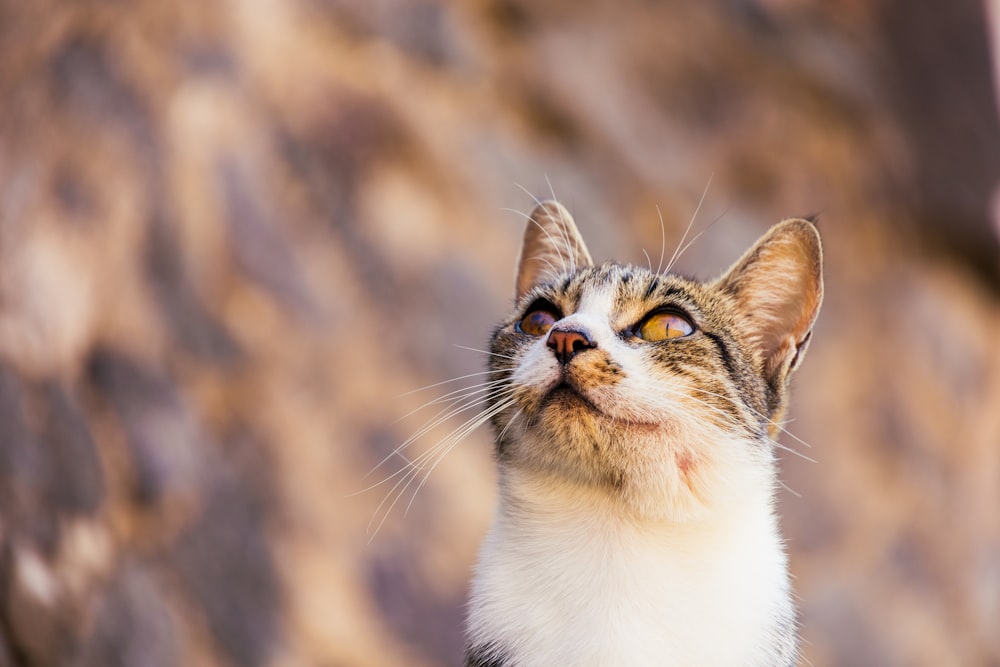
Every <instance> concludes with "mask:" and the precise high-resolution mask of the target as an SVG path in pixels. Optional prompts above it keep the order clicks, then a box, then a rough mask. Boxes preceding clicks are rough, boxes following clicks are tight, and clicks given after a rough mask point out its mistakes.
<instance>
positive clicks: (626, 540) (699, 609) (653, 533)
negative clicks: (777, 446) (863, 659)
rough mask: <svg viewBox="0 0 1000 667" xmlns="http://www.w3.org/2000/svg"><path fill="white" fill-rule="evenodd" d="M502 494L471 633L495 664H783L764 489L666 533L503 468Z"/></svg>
mask: <svg viewBox="0 0 1000 667" xmlns="http://www.w3.org/2000/svg"><path fill="white" fill-rule="evenodd" d="M766 486H767V485H765V487H766ZM500 487H501V503H500V506H499V507H498V511H497V516H496V519H495V521H494V524H493V527H492V529H491V531H490V534H489V536H488V537H487V539H486V541H485V543H484V545H483V550H482V554H481V557H480V563H479V567H478V569H477V577H476V581H475V583H474V587H473V596H472V602H471V608H470V624H469V627H470V640H471V641H472V645H473V646H475V645H477V644H479V645H488V646H494V647H501V651H500V653H503V654H505V655H506V656H507V657H508V659H507V661H506V662H504V661H503V660H501V661H499V662H498V663H496V664H501V665H507V664H510V665H536V664H537V665H552V664H602V665H603V664H615V665H617V664H621V665H662V664H691V665H704V664H761V665H763V664H768V665H775V664H778V665H780V664H792V660H793V659H794V658H793V656H794V632H793V630H792V628H793V624H794V622H793V620H792V619H793V611H792V605H791V602H790V599H789V596H790V594H789V585H788V579H787V570H786V559H785V555H784V552H783V549H782V546H781V541H780V538H779V537H778V530H777V525H776V520H775V517H774V513H773V511H772V500H771V493H770V491H769V488H764V489H761V488H760V485H759V484H758V485H756V488H753V489H750V490H749V492H748V494H747V495H746V496H745V497H744V498H743V502H740V503H731V504H728V505H727V506H726V507H718V508H714V509H713V511H711V512H708V513H705V514H703V515H701V516H700V517H699V518H698V519H697V520H693V521H684V522H675V521H670V520H664V519H662V518H656V519H650V518H635V517H629V516H627V515H626V514H624V512H625V510H624V509H623V507H622V506H621V504H620V503H618V502H616V501H615V500H614V499H613V497H611V496H609V494H608V493H607V492H606V491H602V490H600V489H587V488H582V487H580V486H573V485H569V484H565V483H558V482H555V481H553V480H552V479H550V478H545V477H544V476H540V475H536V474H532V473H530V472H525V471H519V470H512V469H504V470H502V471H501V484H500ZM747 656H756V657H755V658H753V659H751V660H749V661H748V660H747Z"/></svg>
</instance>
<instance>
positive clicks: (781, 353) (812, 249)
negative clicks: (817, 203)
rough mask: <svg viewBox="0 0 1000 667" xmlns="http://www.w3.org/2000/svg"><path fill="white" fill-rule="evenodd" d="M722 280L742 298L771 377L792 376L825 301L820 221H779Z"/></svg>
mask: <svg viewBox="0 0 1000 667" xmlns="http://www.w3.org/2000/svg"><path fill="white" fill-rule="evenodd" d="M718 284H719V286H720V287H721V288H722V289H723V290H724V291H726V292H729V293H730V294H732V295H733V296H734V297H735V298H736V302H737V307H738V309H739V312H740V316H741V317H742V318H743V320H744V322H746V324H747V329H748V330H750V331H751V332H752V334H751V335H752V337H753V340H754V343H755V344H756V345H757V347H758V349H759V351H760V352H761V355H762V357H763V360H764V374H765V376H766V377H767V379H768V381H770V382H772V383H775V384H781V383H782V382H783V381H785V380H787V377H788V375H789V374H790V373H791V372H792V371H793V370H795V369H796V368H797V367H798V365H799V363H800V362H801V361H802V358H803V357H804V356H805V352H806V348H807V347H808V345H809V338H810V336H811V335H812V327H813V323H814V322H815V321H816V316H817V315H818V314H819V307H820V304H821V303H822V301H823V248H822V245H821V243H820V237H819V232H818V231H817V230H816V226H815V225H814V224H813V223H811V222H809V221H807V220H785V221H784V222H781V223H778V224H777V225H775V226H774V227H772V228H771V229H770V231H768V232H767V234H765V235H764V236H763V237H762V238H761V239H760V240H759V241H757V243H756V244H755V245H754V246H753V247H752V248H751V249H750V250H748V251H747V253H746V254H745V255H743V257H742V258H740V260H739V261H738V262H736V264H734V265H733V267H732V268H731V269H729V271H728V272H727V273H726V274H725V275H724V276H722V277H721V278H719V281H718Z"/></svg>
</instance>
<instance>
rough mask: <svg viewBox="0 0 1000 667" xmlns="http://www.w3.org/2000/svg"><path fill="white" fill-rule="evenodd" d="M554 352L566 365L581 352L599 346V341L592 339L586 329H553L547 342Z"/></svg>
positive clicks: (560, 361)
mask: <svg viewBox="0 0 1000 667" xmlns="http://www.w3.org/2000/svg"><path fill="white" fill-rule="evenodd" d="M546 345H548V346H549V347H550V348H551V349H552V352H553V353H554V354H555V355H556V359H558V360H559V363H561V364H563V365H565V364H568V363H569V362H570V360H571V359H572V358H573V357H575V356H576V355H577V354H579V353H580V352H583V351H584V350H590V349H592V348H595V347H597V343H595V342H594V341H592V340H591V339H590V336H588V335H587V332H586V331H573V330H570V331H563V330H561V329H553V330H552V331H550V332H549V340H548V341H547V342H546Z"/></svg>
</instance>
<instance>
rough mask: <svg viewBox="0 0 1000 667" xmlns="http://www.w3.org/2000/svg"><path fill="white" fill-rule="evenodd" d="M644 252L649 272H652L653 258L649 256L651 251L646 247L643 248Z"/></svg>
mask: <svg viewBox="0 0 1000 667" xmlns="http://www.w3.org/2000/svg"><path fill="white" fill-rule="evenodd" d="M642 254H643V255H645V256H646V266H648V267H649V272H650V273H652V272H653V260H651V259H650V258H649V253H648V252H646V249H645V248H643V249H642ZM657 273H659V271H657Z"/></svg>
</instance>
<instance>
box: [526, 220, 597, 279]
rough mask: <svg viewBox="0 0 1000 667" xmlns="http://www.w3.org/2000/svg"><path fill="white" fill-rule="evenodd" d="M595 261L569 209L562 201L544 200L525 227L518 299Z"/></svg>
mask: <svg viewBox="0 0 1000 667" xmlns="http://www.w3.org/2000/svg"><path fill="white" fill-rule="evenodd" d="M593 263H594V262H593V260H592V259H590V253H589V252H587V246H586V245H585V244H584V242H583V237H582V236H580V231H579V230H578V229H577V228H576V223H574V222H573V216H571V215H570V214H569V211H567V210H566V209H565V208H564V207H563V206H562V204H560V203H559V202H556V201H546V202H542V203H541V204H539V205H538V206H536V207H535V210H534V211H532V212H531V219H530V220H529V221H528V226H527V227H525V229H524V241H523V242H522V243H521V258H520V259H519V260H518V262H517V281H516V284H517V295H516V296H517V299H520V298H521V297H522V296H524V295H525V294H526V293H527V292H529V291H530V290H531V288H532V287H534V286H535V285H538V284H539V283H543V282H546V281H547V280H551V279H552V278H553V277H555V276H556V275H558V274H560V273H562V272H563V271H569V270H572V269H575V268H578V267H581V266H590V265H591V264H593Z"/></svg>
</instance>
